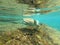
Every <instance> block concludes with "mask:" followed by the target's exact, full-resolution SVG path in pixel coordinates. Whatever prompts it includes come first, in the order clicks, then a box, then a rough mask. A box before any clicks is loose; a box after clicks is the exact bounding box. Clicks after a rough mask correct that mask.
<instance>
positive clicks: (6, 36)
mask: <svg viewBox="0 0 60 45" xmlns="http://www.w3.org/2000/svg"><path fill="white" fill-rule="evenodd" d="M32 28H33V26H32ZM32 28H30V29H29V28H28V27H26V28H19V29H17V30H15V31H5V32H1V34H0V44H1V45H60V43H58V42H55V40H54V39H56V38H55V37H54V36H55V34H54V33H52V34H53V36H52V35H50V33H51V32H52V31H53V32H55V30H54V29H52V28H49V27H48V26H47V25H44V24H42V25H40V26H39V27H38V28H36V29H35V28H33V29H32ZM57 38H58V37H57ZM59 40H60V39H59ZM56 41H57V40H56Z"/></svg>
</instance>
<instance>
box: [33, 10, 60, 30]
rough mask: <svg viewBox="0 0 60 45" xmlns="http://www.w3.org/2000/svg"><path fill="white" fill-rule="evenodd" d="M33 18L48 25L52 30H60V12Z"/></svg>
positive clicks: (37, 15)
mask: <svg viewBox="0 0 60 45" xmlns="http://www.w3.org/2000/svg"><path fill="white" fill-rule="evenodd" d="M32 18H34V19H35V20H39V22H40V23H44V24H47V25H48V26H51V27H52V28H55V29H58V30H60V11H57V12H52V13H49V14H43V15H41V14H35V16H32Z"/></svg>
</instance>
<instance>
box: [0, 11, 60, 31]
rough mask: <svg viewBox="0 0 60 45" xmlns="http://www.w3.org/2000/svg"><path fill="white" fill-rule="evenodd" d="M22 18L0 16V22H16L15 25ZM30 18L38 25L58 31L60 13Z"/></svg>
mask: <svg viewBox="0 0 60 45" xmlns="http://www.w3.org/2000/svg"><path fill="white" fill-rule="evenodd" d="M22 18H23V16H19V15H9V14H0V19H2V20H3V21H2V22H4V20H5V21H8V22H9V21H16V22H17V23H19V22H20V21H21V20H22ZM27 18H28V17H27ZM30 18H33V19H35V20H39V22H40V23H44V24H46V25H48V26H50V27H52V28H55V29H58V30H60V11H57V12H51V13H48V14H34V15H32V16H30ZM12 19H13V20H12ZM0 21H1V20H0Z"/></svg>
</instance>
